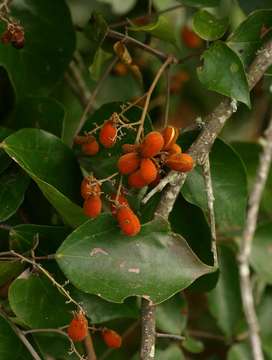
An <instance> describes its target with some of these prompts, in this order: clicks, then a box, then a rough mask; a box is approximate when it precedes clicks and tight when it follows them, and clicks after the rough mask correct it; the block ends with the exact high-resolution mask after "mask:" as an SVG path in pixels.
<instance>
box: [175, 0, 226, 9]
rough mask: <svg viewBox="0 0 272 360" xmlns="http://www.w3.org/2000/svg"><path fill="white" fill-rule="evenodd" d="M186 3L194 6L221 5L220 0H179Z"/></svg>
mask: <svg viewBox="0 0 272 360" xmlns="http://www.w3.org/2000/svg"><path fill="white" fill-rule="evenodd" d="M178 1H179V2H181V3H182V4H184V5H188V6H194V7H202V6H203V7H216V6H219V4H220V0H178Z"/></svg>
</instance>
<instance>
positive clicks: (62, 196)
mask: <svg viewBox="0 0 272 360" xmlns="http://www.w3.org/2000/svg"><path fill="white" fill-rule="evenodd" d="M3 144H4V150H5V151H6V152H7V153H8V154H9V156H11V157H12V158H13V160H15V161H16V162H17V163H18V164H19V165H20V166H21V167H22V168H23V169H24V170H25V171H26V172H27V173H28V175H29V176H31V178H32V179H33V180H34V181H35V182H36V183H37V185H38V186H39V188H40V189H41V191H42V192H43V194H44V195H45V197H46V198H47V199H48V200H49V202H50V203H51V204H52V205H53V206H54V207H55V208H56V210H57V211H58V212H59V213H60V215H61V216H62V217H63V219H64V221H65V222H66V223H67V224H69V225H71V226H77V225H78V224H80V223H82V222H84V221H85V220H86V217H85V216H84V215H83V211H82V209H81V208H80V207H79V206H78V205H76V204H75V203H74V202H72V201H76V202H77V201H79V189H80V180H81V176H80V169H79V167H78V164H77V162H76V159H75V157H74V154H73V152H72V151H71V150H70V149H69V148H68V147H67V146H66V145H64V144H63V143H62V141H61V140H60V139H59V138H57V137H55V136H54V135H52V134H49V133H47V132H45V131H43V130H38V129H22V130H19V131H17V132H16V133H14V134H12V135H10V136H9V137H8V138H6V139H5V141H4V143H3Z"/></svg>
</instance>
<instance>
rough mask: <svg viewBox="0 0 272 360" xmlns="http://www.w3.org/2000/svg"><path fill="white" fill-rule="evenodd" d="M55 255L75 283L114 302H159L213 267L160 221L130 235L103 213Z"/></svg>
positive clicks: (75, 233) (80, 228)
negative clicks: (139, 299) (140, 299)
mask: <svg viewBox="0 0 272 360" xmlns="http://www.w3.org/2000/svg"><path fill="white" fill-rule="evenodd" d="M56 256H57V262H58V264H59V266H60V268H61V269H62V270H63V272H64V273H65V275H66V277H67V278H68V279H69V280H70V281H71V283H73V285H75V286H76V287H78V288H79V289H80V290H82V291H85V292H88V293H91V294H96V295H98V294H99V295H100V296H101V297H102V298H104V299H106V300H108V301H113V302H122V301H123V300H124V299H125V298H127V297H129V296H135V295H138V296H143V295H144V296H148V297H149V298H150V299H151V300H152V301H153V302H154V303H160V302H162V301H164V300H166V299H168V298H169V297H171V296H172V295H174V294H175V293H177V292H178V291H180V290H181V289H184V288H186V287H187V286H189V285H190V284H191V283H192V282H193V281H194V280H195V279H196V278H198V277H199V276H201V275H204V274H206V273H209V272H212V271H213V268H212V267H209V266H207V265H205V264H204V263H202V262H201V261H200V260H199V259H198V258H197V257H196V255H195V254H194V253H193V252H192V251H191V249H190V248H189V246H188V245H187V243H186V241H185V240H184V239H183V238H182V237H181V236H178V235H176V234H173V233H171V232H170V231H169V228H168V223H167V222H165V221H163V220H162V219H160V220H156V221H152V222H149V223H147V224H145V225H144V226H142V230H141V232H140V233H139V234H138V235H136V236H134V237H128V236H125V235H123V234H121V232H120V230H119V229H118V227H117V224H116V220H115V219H113V218H112V216H111V215H108V214H103V215H101V216H100V217H99V218H97V219H95V220H91V221H88V222H86V223H85V224H83V225H82V226H80V227H79V228H78V229H76V230H75V231H74V232H73V233H72V234H71V235H70V236H68V238H67V239H66V240H65V241H64V243H63V244H62V245H61V247H60V248H59V249H58V251H57V255H56Z"/></svg>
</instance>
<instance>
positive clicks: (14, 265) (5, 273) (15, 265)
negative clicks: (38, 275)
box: [0, 261, 24, 286]
mask: <svg viewBox="0 0 272 360" xmlns="http://www.w3.org/2000/svg"><path fill="white" fill-rule="evenodd" d="M23 268H24V266H23V264H22V263H20V262H18V261H0V286H2V285H4V284H5V283H6V282H7V281H9V280H11V279H14V278H15V277H16V276H17V275H19V274H20V272H21V271H22V270H23Z"/></svg>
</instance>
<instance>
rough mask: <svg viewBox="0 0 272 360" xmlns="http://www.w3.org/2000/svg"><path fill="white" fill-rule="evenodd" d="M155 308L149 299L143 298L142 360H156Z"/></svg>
mask: <svg viewBox="0 0 272 360" xmlns="http://www.w3.org/2000/svg"><path fill="white" fill-rule="evenodd" d="M155 310H156V308H155V306H154V305H153V304H152V303H151V302H150V301H149V300H147V299H144V298H142V315H141V318H142V340H141V360H153V359H155V342H156V321H155Z"/></svg>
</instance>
